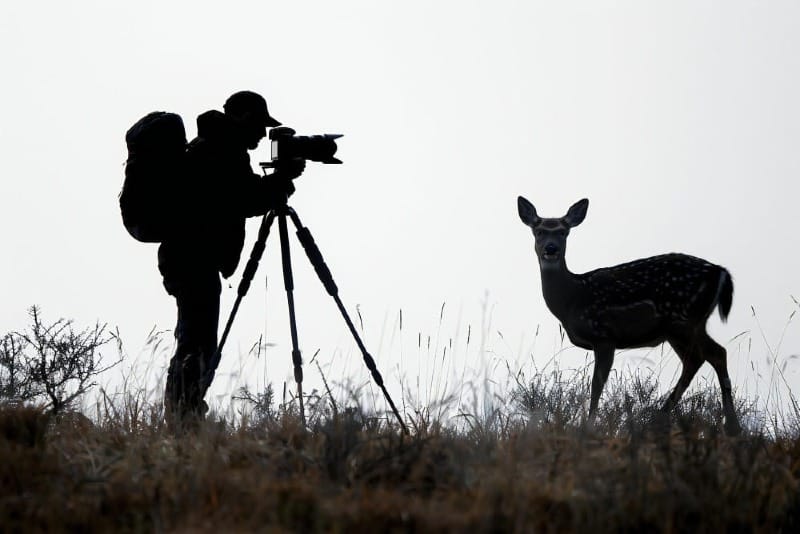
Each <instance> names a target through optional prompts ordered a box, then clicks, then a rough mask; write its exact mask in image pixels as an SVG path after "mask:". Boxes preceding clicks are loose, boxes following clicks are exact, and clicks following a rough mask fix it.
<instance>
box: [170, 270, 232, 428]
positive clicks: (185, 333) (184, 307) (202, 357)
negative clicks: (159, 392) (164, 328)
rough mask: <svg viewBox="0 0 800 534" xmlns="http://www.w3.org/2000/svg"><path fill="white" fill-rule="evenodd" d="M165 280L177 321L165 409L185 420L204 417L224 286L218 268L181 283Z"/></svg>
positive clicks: (194, 273)
mask: <svg viewBox="0 0 800 534" xmlns="http://www.w3.org/2000/svg"><path fill="white" fill-rule="evenodd" d="M172 278H173V277H166V276H165V277H164V286H165V287H166V289H167V292H169V293H170V294H171V295H173V296H174V297H175V302H176V304H177V307H178V322H177V324H176V325H175V340H176V349H175V355H174V356H173V357H172V360H171V361H170V365H169V370H168V372H167V384H166V390H165V392H164V403H165V409H166V410H167V412H168V414H169V415H171V416H177V417H179V418H180V419H182V420H184V419H186V418H189V417H202V416H203V415H204V414H205V412H206V410H207V409H208V407H207V405H206V404H205V402H204V401H203V397H205V394H206V391H207V390H208V388H209V386H210V385H211V382H212V380H213V378H214V372H215V371H216V369H214V368H212V365H213V363H212V362H213V359H214V353H215V351H216V349H217V328H218V326H219V300H220V291H221V284H220V280H219V273H218V272H217V270H216V269H200V270H198V269H195V270H194V271H193V272H192V273H191V275H187V276H186V277H181V278H179V279H178V280H174V279H172Z"/></svg>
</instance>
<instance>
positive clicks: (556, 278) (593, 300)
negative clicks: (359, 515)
mask: <svg viewBox="0 0 800 534" xmlns="http://www.w3.org/2000/svg"><path fill="white" fill-rule="evenodd" d="M588 207H589V200H588V199H585V198H584V199H582V200H579V201H578V202H576V203H575V204H573V205H572V206H571V207H570V208H569V210H568V211H567V214H566V215H564V216H563V217H559V218H543V217H540V216H539V215H538V214H537V213H536V208H535V207H534V206H533V204H531V203H530V202H529V201H528V200H527V199H525V198H524V197H522V196H520V197H518V198H517V208H518V212H519V217H520V219H522V222H523V223H524V224H526V225H527V226H529V227H530V228H531V231H532V232H533V237H534V243H535V244H534V248H535V251H536V257H537V259H538V262H539V270H540V274H541V284H542V293H543V296H544V301H545V303H546V305H547V308H548V309H549V310H550V312H551V313H552V314H553V315H555V317H556V318H557V319H558V320H559V321H560V323H561V325H562V327H563V329H564V331H565V332H566V334H567V336H568V337H569V340H570V341H571V342H572V343H573V344H574V345H576V346H578V347H580V348H583V349H586V350H590V351H593V352H594V370H593V374H592V386H591V400H590V404H589V421H590V422H591V421H593V420H594V417H595V414H596V412H597V406H598V402H599V400H600V395H601V393H602V391H603V387H604V386H605V384H606V381H607V380H608V375H609V373H610V371H611V366H612V364H613V362H614V353H615V351H617V350H618V349H629V348H642V347H657V346H659V345H660V344H662V343H664V342H667V343H669V345H670V346H671V347H672V349H673V350H674V351H675V353H676V354H677V355H678V357H679V358H680V361H681V364H682V370H681V375H680V378H679V379H678V383H677V384H676V386H675V389H673V390H672V392H671V393H670V394H669V396H668V397H667V399H666V401H665V402H664V404H663V406H662V407H661V412H662V414H663V415H665V416H666V417H668V415H667V414H669V413H670V412H671V411H672V409H673V408H674V407H675V406H676V405H677V403H678V401H679V400H680V398H681V396H682V395H683V393H684V391H685V390H686V388H687V387H688V386H689V383H690V382H691V381H692V378H693V377H694V376H695V374H696V373H697V371H698V369H699V368H700V366H701V365H702V364H703V363H704V362H708V363H709V364H711V366H712V367H713V368H714V370H715V371H716V374H717V378H718V379H719V384H720V389H721V392H722V406H723V413H724V416H725V423H724V428H725V433H726V434H728V435H729V436H736V435H738V434H740V432H741V427H740V425H739V420H738V418H737V416H736V411H735V409H734V404H733V394H732V388H731V381H730V377H729V376H728V366H727V352H726V350H725V348H724V347H722V346H721V345H720V344H719V343H717V342H716V341H714V340H713V339H712V338H711V336H709V334H708V332H707V330H706V323H707V321H708V318H709V316H710V315H711V313H712V312H713V311H714V309H715V308H717V309H718V310H719V315H720V318H721V319H722V321H723V322H725V321H727V318H728V314H729V313H730V310H731V305H732V303H733V279H732V278H731V274H730V273H729V272H728V270H727V269H725V268H724V267H721V266H719V265H715V264H713V263H710V262H708V261H706V260H704V259H701V258H697V257H694V256H689V255H687V254H680V253H670V254H663V255H659V256H652V257H648V258H643V259H639V260H635V261H631V262H628V263H623V264H620V265H615V266H613V267H604V268H600V269H596V270H593V271H589V272H586V273H584V274H574V273H572V272H570V270H569V269H568V268H567V263H566V259H565V253H566V247H567V237H568V236H569V232H570V230H571V229H572V228H574V227H576V226H578V225H579V224H581V222H583V220H584V218H585V217H586V211H587V209H588Z"/></svg>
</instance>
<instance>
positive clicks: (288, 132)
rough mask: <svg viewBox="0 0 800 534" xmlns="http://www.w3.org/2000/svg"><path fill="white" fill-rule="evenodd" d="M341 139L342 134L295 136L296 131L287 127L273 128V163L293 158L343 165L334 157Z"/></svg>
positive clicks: (271, 139) (271, 133)
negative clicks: (338, 141)
mask: <svg viewBox="0 0 800 534" xmlns="http://www.w3.org/2000/svg"><path fill="white" fill-rule="evenodd" d="M340 137H342V135H341V134H320V135H295V131H294V130H293V129H291V128H288V127H286V126H280V127H278V128H273V129H272V130H270V132H269V138H270V141H272V163H273V164H274V163H275V162H276V161H278V160H281V159H284V160H285V159H293V158H300V159H305V160H311V161H318V162H320V163H341V160H338V159H336V158H334V157H333V155H334V154H336V148H337V147H336V139H339V138H340ZM262 166H264V164H262Z"/></svg>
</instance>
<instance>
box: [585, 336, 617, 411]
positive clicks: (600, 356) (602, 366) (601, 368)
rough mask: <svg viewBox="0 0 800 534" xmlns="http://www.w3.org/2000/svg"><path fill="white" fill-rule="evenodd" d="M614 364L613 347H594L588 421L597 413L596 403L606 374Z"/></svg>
mask: <svg viewBox="0 0 800 534" xmlns="http://www.w3.org/2000/svg"><path fill="white" fill-rule="evenodd" d="M613 363H614V347H613V346H607V345H603V346H599V347H598V346H596V347H595V349H594V375H593V376H592V400H591V402H590V403H589V419H590V420H592V419H593V418H594V414H595V412H596V411H597V403H598V402H599V401H600V394H601V393H602V392H603V386H605V385H606V380H608V374H609V373H610V372H611V364H613Z"/></svg>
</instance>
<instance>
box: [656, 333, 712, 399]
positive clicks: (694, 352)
mask: <svg viewBox="0 0 800 534" xmlns="http://www.w3.org/2000/svg"><path fill="white" fill-rule="evenodd" d="M667 341H668V342H669V344H670V345H671V346H672V348H673V350H675V354H677V355H678V357H679V358H680V359H681V366H682V369H681V376H680V378H679V379H678V383H677V384H675V389H673V390H672V393H670V395H669V397H667V400H666V402H664V405H663V406H662V407H661V411H662V412H664V413H668V412H671V411H672V409H673V408H675V406H677V404H678V401H680V400H681V397H682V396H683V393H684V392H685V391H686V388H688V387H689V384H690V383H691V382H692V379H693V378H694V375H696V374H697V371H698V369H700V366H701V365H703V361H704V359H703V356H702V354H701V352H700V347H699V345H698V343H697V341H696V340H693V339H682V338H679V337H669V338H668V339H667Z"/></svg>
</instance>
